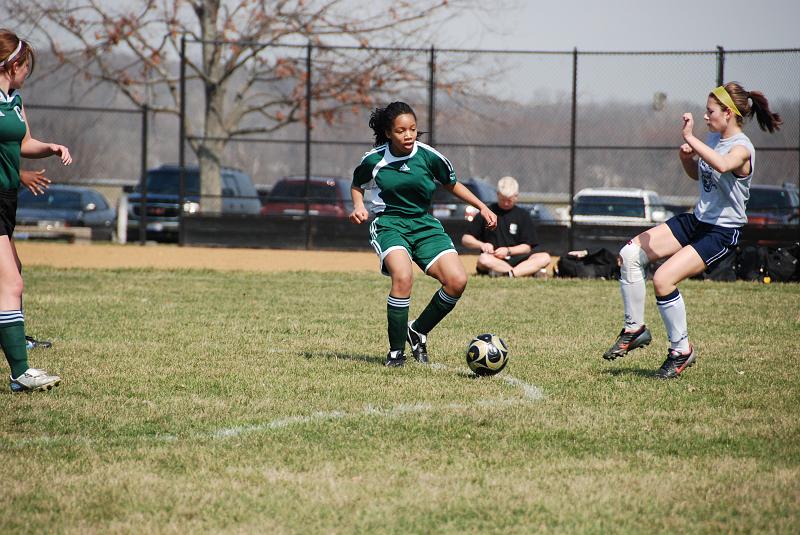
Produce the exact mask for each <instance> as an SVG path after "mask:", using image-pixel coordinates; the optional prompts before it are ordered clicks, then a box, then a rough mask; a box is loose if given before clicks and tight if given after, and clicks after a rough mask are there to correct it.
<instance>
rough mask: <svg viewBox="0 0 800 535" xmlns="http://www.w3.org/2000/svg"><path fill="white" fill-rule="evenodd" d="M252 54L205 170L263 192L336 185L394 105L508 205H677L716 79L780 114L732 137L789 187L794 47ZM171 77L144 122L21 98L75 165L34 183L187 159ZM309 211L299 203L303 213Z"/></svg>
mask: <svg viewBox="0 0 800 535" xmlns="http://www.w3.org/2000/svg"><path fill="white" fill-rule="evenodd" d="M202 45H203V43H202V42H199V41H187V42H186V49H185V56H184V57H183V58H182V60H183V61H185V60H186V59H187V57H198V56H199V55H200V53H201V47H202ZM225 46H253V48H254V49H255V48H256V47H255V46H254V45H253V44H252V43H244V44H242V43H229V44H224V45H223V53H224V47H225ZM254 57H256V58H257V61H258V68H259V69H260V71H259V72H261V73H263V75H261V76H254V77H252V79H246V80H245V79H242V80H233V81H232V83H231V86H230V87H231V88H233V89H232V90H231V92H230V93H231V95H230V98H233V96H234V95H235V93H236V91H239V90H240V88H241V87H242V86H243V85H244V84H247V86H246V87H247V89H246V91H243V92H242V95H241V96H242V97H243V99H244V100H245V101H247V102H249V105H250V106H251V107H252V110H251V111H250V112H248V113H247V114H245V115H244V116H243V118H242V120H241V121H240V122H239V123H238V124H237V125H235V128H232V130H238V132H237V133H234V134H233V135H232V136H231V137H230V138H229V139H226V140H225V142H224V149H223V152H222V157H221V160H220V163H221V164H223V165H225V166H230V167H235V168H238V169H241V170H242V171H244V172H245V173H248V174H249V175H250V176H251V177H252V178H253V182H254V183H255V185H256V186H257V187H258V188H259V190H260V191H262V192H264V193H265V194H266V193H267V192H269V190H270V189H271V188H272V187H273V186H274V185H275V184H276V182H278V181H279V180H280V179H281V178H282V177H286V176H308V177H312V176H324V177H342V178H343V179H345V180H346V179H348V178H349V177H350V176H351V173H352V170H353V168H354V167H355V166H356V164H357V163H358V161H359V160H360V158H361V156H362V155H363V153H364V152H366V151H367V150H369V149H370V148H371V146H372V132H371V130H370V129H369V128H368V125H367V123H368V119H369V114H370V112H371V111H372V109H374V108H375V107H378V106H382V105H385V104H386V103H388V102H391V101H393V100H404V101H406V102H408V103H409V104H411V105H412V107H413V108H414V109H415V111H416V112H417V116H418V123H419V128H420V130H422V131H424V132H425V135H424V136H423V138H422V139H423V140H424V141H426V142H428V143H432V144H434V145H435V146H436V147H437V148H438V149H439V150H441V151H442V152H443V153H444V154H445V155H446V156H448V158H449V159H450V160H451V161H452V162H453V163H454V165H455V167H456V171H457V174H458V176H459V177H460V178H462V179H468V178H483V179H486V180H487V181H488V182H490V183H494V182H495V181H496V180H497V179H498V178H500V177H501V176H504V175H513V176H515V177H517V179H518V180H519V182H520V185H521V190H522V197H523V199H524V200H527V201H529V202H541V203H545V204H549V205H551V207H553V208H559V207H561V208H564V207H567V206H569V205H570V202H571V198H572V195H574V194H575V192H577V191H579V190H580V189H582V188H587V187H631V188H644V189H651V190H655V191H656V192H658V193H660V194H661V195H662V196H665V197H667V198H668V199H669V200H670V201H671V203H672V204H675V205H687V204H690V203H691V202H692V200H693V199H694V198H695V197H696V196H697V184H696V183H695V182H693V181H691V180H689V179H688V178H687V177H686V176H685V175H684V173H683V171H682V168H681V165H680V163H679V161H678V158H677V155H676V153H677V148H678V146H679V145H680V143H681V141H682V140H681V136H680V131H681V114H682V113H683V112H686V111H689V112H692V113H693V114H694V116H695V118H696V133H697V134H698V135H702V134H703V132H704V131H705V126H704V125H703V121H702V116H703V113H704V109H705V100H706V96H707V95H708V92H709V90H710V89H711V88H712V87H714V86H716V85H718V84H719V83H720V81H721V80H724V81H728V80H737V81H739V82H741V83H742V84H743V85H744V86H745V87H746V88H747V89H751V90H752V89H756V90H761V91H763V92H764V94H765V95H766V96H767V98H768V99H769V100H770V104H771V106H772V107H773V109H774V110H775V111H777V112H778V113H780V114H781V115H782V117H783V120H784V125H783V127H782V129H781V130H780V131H779V132H777V133H775V134H772V135H770V134H766V133H763V132H761V131H760V130H759V129H758V127H757V125H756V124H750V125H749V126H748V127H747V128H746V130H745V131H746V133H747V134H748V135H749V136H750V137H751V139H752V140H753V141H754V144H755V146H756V147H757V149H758V151H759V158H758V168H757V174H756V183H759V184H773V185H780V184H784V183H787V182H788V183H791V184H793V185H797V184H800V49H790V50H739V51H726V50H724V49H721V48H720V49H718V50H714V51H696V52H602V51H600V52H596V51H578V50H573V51H564V52H546V51H538V52H537V51H531V52H504V51H478V50H450V49H442V50H437V49H432V48H431V49H423V48H419V49H382V48H358V47H316V46H280V47H279V46H260V47H258V52H257V53H255V55H254ZM398 65H399V66H400V67H398ZM354 66H355V67H354ZM182 72H186V71H185V70H183V69H182ZM308 73H310V76H309V75H308ZM342 82H344V83H342ZM183 83H184V85H183V91H184V93H185V102H184V108H183V110H184V111H183V115H182V117H181V116H176V115H174V114H166V113H162V114H152V113H151V114H149V121H145V120H143V119H144V117H143V111H142V110H141V109H121V108H111V107H109V108H105V109H104V108H102V107H101V106H97V107H70V106H54V105H52V104H51V103H49V102H43V101H42V99H41V98H39V99H37V100H36V101H33V102H30V103H28V105H27V109H28V114H29V117H30V119H31V123H32V125H33V127H34V129H35V132H46V134H47V135H46V136H45V137H46V138H47V139H54V140H58V141H59V142H64V143H65V144H67V145H69V146H70V148H71V149H72V151H73V153H74V155H75V165H74V166H73V167H71V168H67V169H58V168H56V166H48V167H50V168H51V169H48V172H49V173H50V175H52V176H53V178H55V179H57V180H59V181H66V182H70V183H76V184H78V183H84V184H91V183H93V181H97V180H98V179H117V180H119V181H121V182H125V183H128V184H136V183H138V182H139V181H140V180H141V178H142V176H143V174H144V173H143V172H144V170H145V168H147V167H155V166H158V165H160V164H163V163H180V161H181V159H182V160H183V163H184V164H185V165H192V164H195V165H196V162H197V157H196V151H197V150H198V147H199V146H200V145H201V144H202V143H206V142H209V141H214V139H213V137H209V136H208V135H207V134H206V133H205V132H207V128H208V124H207V123H206V122H205V120H206V116H205V114H204V109H205V107H206V106H207V102H206V101H205V95H206V90H205V87H204V85H203V82H202V81H201V80H200V78H199V77H198V76H196V75H193V74H192V73H191V72H188V73H186V74H185V76H184V78H183ZM237 84H238V85H237ZM342 88H344V89H342ZM237 96H238V95H237ZM228 103H231V100H229V101H228ZM144 124H146V125H147V130H146V131H143V130H142V129H143V125H144ZM273 127H274V129H273ZM110 133H111V135H110ZM40 137H42V136H40ZM181 144H183V145H181ZM181 146H182V147H183V154H181V151H180V150H179V149H180V148H181ZM313 201H314V199H305V205H306V208H307V207H308V205H309V204H311V203H313Z"/></svg>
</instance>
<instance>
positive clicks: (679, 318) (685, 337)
mask: <svg viewBox="0 0 800 535" xmlns="http://www.w3.org/2000/svg"><path fill="white" fill-rule="evenodd" d="M656 304H657V305H658V311H659V312H660V313H661V319H663V320H664V326H665V327H666V328H667V336H668V337H669V347H670V349H674V350H676V351H680V352H681V353H688V351H689V328H688V327H687V325H686V305H685V304H684V302H683V296H682V295H681V292H679V291H678V289H677V288H675V291H674V292H672V293H670V294H669V295H662V296H659V295H657V296H656Z"/></svg>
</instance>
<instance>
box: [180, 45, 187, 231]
mask: <svg viewBox="0 0 800 535" xmlns="http://www.w3.org/2000/svg"><path fill="white" fill-rule="evenodd" d="M180 100H181V102H180V113H179V117H180V120H179V121H180V125H179V127H178V167H179V170H178V245H183V241H184V240H183V198H184V196H185V192H184V187H185V182H186V176H185V173H184V167H185V166H186V148H185V147H184V144H185V143H186V34H184V35H182V36H181V70H180Z"/></svg>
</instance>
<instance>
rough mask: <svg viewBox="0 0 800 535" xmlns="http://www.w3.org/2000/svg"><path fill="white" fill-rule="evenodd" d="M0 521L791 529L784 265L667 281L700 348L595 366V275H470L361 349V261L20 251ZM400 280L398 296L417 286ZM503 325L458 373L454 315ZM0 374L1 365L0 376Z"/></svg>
mask: <svg viewBox="0 0 800 535" xmlns="http://www.w3.org/2000/svg"><path fill="white" fill-rule="evenodd" d="M26 283H27V286H26V292H27V293H26V301H25V304H26V316H27V326H28V331H29V332H30V333H31V334H35V335H39V336H42V337H49V338H52V339H53V340H54V342H55V346H54V348H52V349H49V350H41V349H39V350H35V351H33V352H32V353H31V363H32V365H34V366H40V367H44V368H46V369H48V370H50V371H54V372H57V373H59V374H61V376H62V378H63V379H64V381H63V383H62V385H61V386H60V387H58V388H57V389H55V390H54V391H53V392H50V393H40V394H33V395H12V394H11V393H10V392H8V391H7V390H5V389H6V388H7V387H5V386H4V387H3V393H2V394H0V404H2V407H3V410H2V414H1V415H0V428H2V431H0V461H2V465H3V466H4V469H5V474H4V475H5V491H4V496H3V499H2V501H0V503H1V504H2V505H0V532H3V533H9V532H11V531H38V532H44V531H48V532H65V533H78V532H80V533H114V532H141V533H162V532H187V533H190V532H262V533H309V532H310V533H313V532H326V533H351V532H361V533H463V532H487V533H489V532H497V533H501V532H502V533H531V532H536V531H556V532H594V533H605V532H623V533H624V532H633V533H637V532H638V533H643V532H647V533H649V532H675V533H679V532H696V533H719V532H775V533H797V532H799V531H800V387H798V382H799V381H798V380H799V379H800V373H799V372H798V370H799V369H800V285H780V284H771V285H759V284H755V283H708V282H706V283H703V282H696V281H689V282H687V283H685V284H683V285H682V292H683V294H684V296H685V298H686V303H687V308H688V313H689V326H690V335H691V338H692V340H693V342H694V343H695V345H696V348H697V351H698V363H697V364H696V365H695V366H694V367H693V368H691V369H690V370H689V371H688V372H686V374H685V375H684V377H682V378H681V379H679V380H675V381H672V382H659V381H657V380H655V379H653V378H652V373H653V372H654V371H655V370H656V369H657V368H658V366H659V365H660V364H661V362H662V360H663V358H664V356H665V354H666V343H665V334H664V329H663V325H662V323H661V320H660V318H659V317H658V313H657V311H656V308H655V304H654V299H653V297H652V292H651V293H650V295H649V299H648V309H647V316H648V320H649V325H650V327H651V330H652V332H653V337H654V343H653V344H652V345H651V346H650V347H649V348H646V349H644V350H638V351H636V352H633V353H631V354H630V355H628V356H627V357H625V358H624V359H621V360H618V361H616V362H614V363H608V362H606V361H604V360H603V359H602V358H600V355H601V354H602V353H603V351H604V350H605V349H606V348H607V346H608V345H609V344H610V343H611V342H612V341H613V339H614V336H615V335H616V333H617V332H618V330H619V326H620V321H621V319H620V317H621V301H620V296H619V290H618V286H617V284H616V283H615V282H605V281H560V280H548V281H544V280H525V281H502V280H488V279H479V278H471V280H470V284H469V286H468V288H467V292H466V294H465V296H464V298H463V299H462V300H461V302H460V303H459V305H458V306H457V307H456V309H455V311H454V312H453V313H452V314H451V315H450V316H449V317H448V318H447V319H446V320H445V321H444V322H443V323H442V324H441V325H440V326H439V327H438V328H437V329H436V330H435V331H434V332H433V335H432V336H431V338H430V343H429V349H430V352H431V356H432V360H433V362H434V363H435V365H434V366H431V367H422V366H419V365H416V364H411V365H408V366H406V368H405V369H400V370H389V369H385V368H384V367H383V366H382V361H383V357H384V353H385V351H386V347H385V345H386V342H385V306H386V305H385V299H386V294H387V292H388V280H387V279H386V278H384V277H381V276H380V275H378V274H376V273H353V274H343V273H309V272H287V273H270V274H253V273H218V272H213V271H201V270H182V271H159V270H81V269H73V270H60V269H54V268H45V267H36V268H30V269H27V270H26ZM435 289H436V286H435V285H434V283H433V281H431V280H429V279H425V278H423V277H418V279H417V283H416V286H415V290H414V294H413V301H412V315H413V314H416V313H418V312H419V311H420V310H421V309H422V308H423V307H424V306H425V304H426V303H427V301H428V299H429V298H430V296H431V295H432V294H433V292H434V291H435ZM487 331H488V332H496V333H498V334H500V335H501V336H502V337H503V338H505V340H506V342H507V343H508V344H509V346H510V348H511V362H510V364H509V366H508V368H507V369H506V370H505V371H504V372H503V373H501V374H500V375H499V376H496V377H493V378H484V379H476V378H474V377H472V376H471V375H470V374H468V373H467V367H466V364H465V362H464V356H463V354H464V350H465V348H466V345H467V342H468V341H469V339H470V337H471V336H472V335H475V334H479V333H482V332H487ZM4 384H5V383H4Z"/></svg>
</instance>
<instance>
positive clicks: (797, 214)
mask: <svg viewBox="0 0 800 535" xmlns="http://www.w3.org/2000/svg"><path fill="white" fill-rule="evenodd" d="M747 222H748V223H749V224H751V225H797V224H798V223H799V222H800V198H798V191H797V186H796V185H794V184H790V183H785V184H784V185H782V186H767V185H761V184H758V185H755V184H754V185H751V186H750V200H749V201H747Z"/></svg>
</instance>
